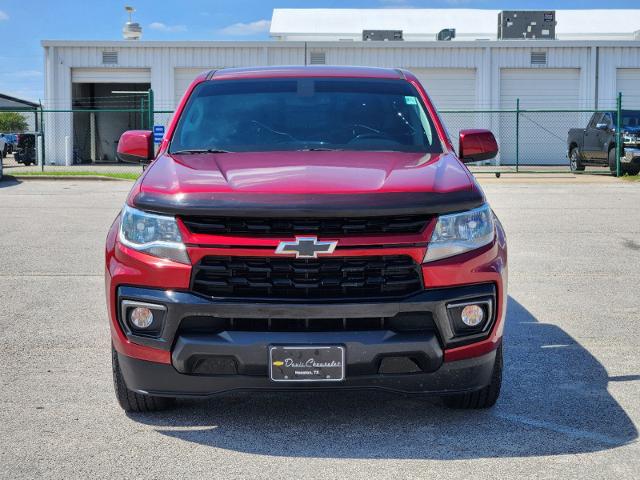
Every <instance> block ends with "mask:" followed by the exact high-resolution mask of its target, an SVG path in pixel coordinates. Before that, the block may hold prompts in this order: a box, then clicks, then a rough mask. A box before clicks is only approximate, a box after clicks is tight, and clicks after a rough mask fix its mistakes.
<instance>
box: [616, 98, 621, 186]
mask: <svg viewBox="0 0 640 480" xmlns="http://www.w3.org/2000/svg"><path fill="white" fill-rule="evenodd" d="M616 110H617V112H616V113H617V114H616V177H619V176H620V175H622V172H621V171H620V155H622V143H621V140H622V131H621V130H622V92H618V99H617V101H616Z"/></svg>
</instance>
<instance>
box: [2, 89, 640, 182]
mask: <svg viewBox="0 0 640 480" xmlns="http://www.w3.org/2000/svg"><path fill="white" fill-rule="evenodd" d="M623 98H624V99H625V100H626V102H627V103H628V104H629V105H630V107H629V108H633V107H636V108H639V109H640V105H636V104H640V98H635V97H629V98H625V97H622V96H621V95H619V96H618V98H617V99H615V101H612V102H607V104H606V105H605V106H604V107H608V108H600V109H554V108H535V109H532V108H520V101H519V100H517V99H516V102H515V104H514V105H513V108H501V109H483V110H479V109H467V110H463V109H460V110H444V109H443V110H441V111H440V114H441V117H442V119H443V121H444V124H445V126H446V128H447V129H448V131H449V134H450V136H451V139H452V141H453V143H454V145H457V138H458V135H459V132H460V131H461V130H463V129H467V128H484V129H489V130H491V131H492V132H494V134H495V136H496V138H497V140H498V145H499V147H500V153H499V155H498V156H497V157H496V158H495V159H493V160H490V161H486V162H481V163H478V164H472V165H470V168H471V170H472V171H475V172H487V173H503V172H513V173H519V172H530V173H560V172H569V171H571V170H574V171H575V170H576V168H573V169H572V168H571V162H570V158H569V154H570V152H571V148H570V143H568V136H569V135H570V130H571V129H578V130H584V131H585V132H586V129H587V126H588V125H589V122H590V120H591V119H592V117H593V118H595V116H594V114H595V113H597V114H598V115H600V114H602V115H605V114H608V115H609V118H610V119H611V124H610V125H608V126H607V128H608V129H609V136H614V137H615V138H616V139H617V136H618V135H619V134H620V133H621V132H622V130H623V129H624V128H627V127H629V125H624V121H625V120H624V118H626V117H625V116H624V115H623V111H624V105H623ZM110 102H111V103H108V102H106V101H105V102H103V103H102V104H99V105H97V106H96V105H95V102H94V104H93V105H89V104H77V105H75V108H73V109H69V110H63V109H44V108H40V109H38V110H31V111H16V112H15V113H19V114H20V115H22V116H24V118H25V119H26V120H27V124H26V125H25V126H24V128H23V129H22V131H20V132H0V133H5V134H11V133H18V134H20V135H19V137H20V138H21V139H22V140H21V142H18V143H19V144H16V145H13V148H12V153H9V152H6V153H7V155H6V157H5V158H4V160H3V164H4V167H5V174H9V175H10V174H12V173H15V174H53V175H55V174H59V173H65V174H68V173H70V174H78V175H80V174H97V175H108V176H116V177H123V178H135V177H137V176H138V175H139V174H140V173H141V172H142V167H141V166H140V165H134V164H127V163H122V162H120V161H119V160H118V158H117V155H116V149H117V145H118V139H119V138H120V135H121V134H122V133H123V132H124V131H126V130H132V129H147V130H152V129H153V130H155V131H156V132H157V133H158V136H161V132H162V130H163V129H164V130H166V129H167V128H168V125H169V123H170V121H171V118H172V116H173V109H172V108H167V107H166V106H164V105H155V106H154V102H153V93H152V91H148V92H140V95H139V96H137V97H136V98H135V99H134V100H128V101H127V102H126V103H125V105H124V107H125V108H122V106H123V105H122V103H123V102H120V103H116V102H115V101H113V100H110ZM2 113H3V112H0V115H2ZM633 121H638V120H637V118H636V119H635V120H633ZM594 126H595V125H594ZM637 127H638V129H639V130H640V121H639V124H638V125H637ZM600 128H602V126H600ZM603 132H604V130H603ZM603 135H604V133H603ZM620 140H622V138H620V139H617V142H616V147H617V150H616V152H617V155H616V158H617V159H618V162H617V164H616V165H615V166H614V167H613V168H610V167H609V165H608V163H607V164H606V165H601V166H599V167H598V166H591V165H589V168H588V170H587V171H588V172H600V173H609V172H610V171H615V173H617V174H622V173H624V172H625V168H624V165H622V166H621V165H620V161H619V159H620V157H621V156H622V155H624V150H623V149H622V148H620V146H621V145H622V143H621V141H620ZM638 147H640V144H639V145H638ZM581 148H582V147H581ZM600 163H602V162H600ZM578 170H580V169H578Z"/></svg>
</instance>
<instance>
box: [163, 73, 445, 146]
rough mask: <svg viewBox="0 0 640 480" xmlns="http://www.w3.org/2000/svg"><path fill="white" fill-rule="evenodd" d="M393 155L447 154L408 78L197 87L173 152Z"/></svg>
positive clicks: (216, 83)
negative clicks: (366, 152)
mask: <svg viewBox="0 0 640 480" xmlns="http://www.w3.org/2000/svg"><path fill="white" fill-rule="evenodd" d="M208 150H212V151H222V152H225V151H226V152H249V151H276V150H277V151H290V150H391V151H400V152H429V153H438V152H441V151H442V150H441V146H440V142H439V140H438V136H437V135H436V131H435V128H434V126H433V122H432V121H431V119H430V118H429V116H428V114H427V113H426V111H425V109H424V108H423V106H422V102H421V101H420V99H419V98H418V93H417V92H416V91H415V89H414V87H413V86H412V85H411V84H410V83H408V82H406V81H404V80H387V79H340V78H335V79H334V78H298V79H288V78H287V79H260V80H214V81H208V82H204V83H201V84H200V85H198V86H197V87H196V88H195V89H194V91H193V93H192V94H191V97H190V98H189V101H188V102H187V105H186V107H185V109H184V111H183V113H182V115H181V117H180V121H179V122H178V127H177V129H176V132H175V134H174V136H173V140H172V142H171V147H170V152H171V153H176V152H185V153H189V151H191V152H193V153H197V152H199V151H208Z"/></svg>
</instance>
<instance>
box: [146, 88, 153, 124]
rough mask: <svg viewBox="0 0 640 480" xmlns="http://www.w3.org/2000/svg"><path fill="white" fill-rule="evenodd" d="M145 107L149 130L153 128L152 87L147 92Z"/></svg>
mask: <svg viewBox="0 0 640 480" xmlns="http://www.w3.org/2000/svg"><path fill="white" fill-rule="evenodd" d="M147 103H148V105H147V108H148V114H149V130H153V122H154V115H153V113H154V112H153V111H154V106H153V89H152V88H150V89H149V91H148V92H147Z"/></svg>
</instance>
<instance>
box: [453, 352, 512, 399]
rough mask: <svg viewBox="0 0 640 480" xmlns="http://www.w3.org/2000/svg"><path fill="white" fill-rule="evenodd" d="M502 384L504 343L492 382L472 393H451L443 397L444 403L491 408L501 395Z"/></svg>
mask: <svg viewBox="0 0 640 480" xmlns="http://www.w3.org/2000/svg"><path fill="white" fill-rule="evenodd" d="M501 385H502V345H500V347H498V350H497V351H496V362H495V363H494V365H493V374H492V375H491V383H489V385H487V386H486V387H484V388H483V389H481V390H478V391H476V392H470V393H461V394H458V395H450V396H447V397H444V398H443V401H444V404H445V405H446V406H447V407H449V408H458V409H465V410H471V409H482V408H491V407H493V406H494V405H495V403H496V401H497V400H498V397H499V396H500V386H501Z"/></svg>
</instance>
